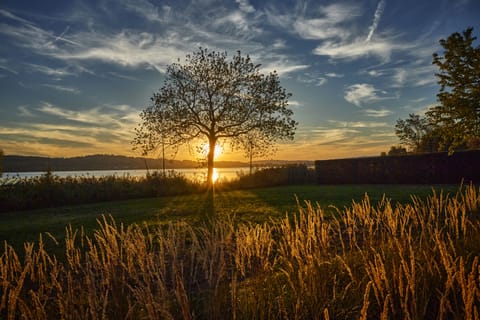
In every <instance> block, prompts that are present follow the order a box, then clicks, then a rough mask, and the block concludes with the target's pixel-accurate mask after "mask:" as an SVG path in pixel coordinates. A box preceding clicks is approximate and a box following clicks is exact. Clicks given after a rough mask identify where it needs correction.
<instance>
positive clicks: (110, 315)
mask: <svg viewBox="0 0 480 320" xmlns="http://www.w3.org/2000/svg"><path fill="white" fill-rule="evenodd" d="M435 190H436V191H432V189H431V187H429V186H360V185H356V186H314V185H310V186H289V187H276V188H266V189H251V190H242V191H223V192H220V191H219V192H217V193H216V195H215V200H216V203H215V209H216V219H215V220H213V221H209V222H205V221H203V217H204V216H203V213H202V208H203V205H204V203H205V199H204V197H203V196H202V195H199V194H197V195H190V196H176V197H170V198H152V199H143V200H129V201H121V202H110V203H102V204H91V205H84V206H77V207H63V208H56V209H43V210H36V211H25V212H10V213H4V214H2V215H1V221H0V225H1V227H0V228H1V229H0V235H1V238H2V239H7V240H8V243H12V244H13V247H10V246H8V245H6V244H5V246H4V249H3V253H2V255H1V258H0V278H1V279H2V280H1V282H0V318H2V319H3V318H5V319H16V318H28V319H49V318H70V319H100V318H102V319H119V318H124V319H142V318H144V319H480V261H479V252H480V221H479V219H478V218H479V213H480V212H479V208H480V192H479V190H478V189H476V188H475V187H474V186H464V187H463V188H462V189H461V190H459V189H458V186H435ZM440 190H443V192H441V191H440ZM366 193H367V194H368V195H366ZM384 193H385V195H386V196H383V194H384ZM410 194H414V195H415V196H413V197H410ZM305 200H310V201H311V202H308V201H305ZM352 200H353V202H352ZM102 213H105V214H111V216H104V217H102V216H101V214H102ZM97 219H99V221H98V224H97V221H96V220H97ZM122 223H124V224H123V225H122ZM68 224H71V225H72V228H67V230H66V232H65V227H66V225H68ZM80 226H84V228H82V229H76V228H80ZM94 229H96V230H94ZM46 231H48V232H49V233H48V234H47V233H45V232H46ZM39 233H42V236H41V237H39V236H38V234H39ZM51 235H52V236H53V238H56V240H54V239H52V236H51ZM25 240H29V241H30V240H37V242H36V243H35V244H26V245H25V246H24V250H23V249H22V250H20V248H21V247H22V246H21V245H20V243H22V242H23V241H25ZM56 241H58V243H57V242H56ZM52 252H59V254H58V255H54V254H53V253H52Z"/></svg>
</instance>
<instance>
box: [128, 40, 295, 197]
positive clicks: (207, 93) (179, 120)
mask: <svg viewBox="0 0 480 320" xmlns="http://www.w3.org/2000/svg"><path fill="white" fill-rule="evenodd" d="M290 96H291V94H290V93H287V92H286V90H285V89H284V88H283V87H282V86H281V85H280V81H279V77H278V75H277V73H276V72H272V73H269V74H263V73H261V72H260V65H257V64H254V63H253V62H252V61H251V59H250V57H249V56H248V55H246V56H242V55H241V53H240V51H238V52H237V53H236V54H235V55H234V56H233V57H232V59H231V60H228V59H227V53H226V52H215V51H208V50H207V49H202V48H200V49H199V50H198V51H196V52H194V53H193V54H191V55H187V56H186V59H185V62H184V63H183V64H182V63H180V60H178V62H177V63H173V64H171V65H170V66H168V67H167V70H166V79H165V82H164V85H163V86H162V87H161V88H160V90H159V91H158V92H157V93H155V94H154V95H153V97H152V98H151V101H152V104H151V105H150V106H149V107H147V108H146V109H145V110H144V111H143V112H142V113H141V114H140V117H141V118H142V123H141V124H140V126H139V128H138V129H137V138H136V143H137V144H141V145H143V148H144V150H151V149H152V148H153V147H154V146H155V145H157V144H158V141H160V140H162V139H163V140H162V141H163V143H166V144H167V145H178V144H185V143H191V142H194V141H196V140H199V139H204V140H206V142H207V143H208V146H209V148H208V150H209V151H208V155H207V166H208V173H207V183H208V185H209V186H210V187H212V185H213V181H212V175H213V168H214V152H215V145H216V144H217V143H219V142H220V140H229V139H230V140H233V142H237V143H233V145H234V146H242V145H243V144H242V143H240V142H241V141H245V137H246V136H247V135H248V134H249V133H251V132H259V133H261V135H262V136H267V137H269V138H270V141H277V140H285V139H293V136H294V133H295V129H296V125H297V122H296V121H294V120H293V119H292V116H293V112H292V110H291V109H289V108H288V98H289V97H290Z"/></svg>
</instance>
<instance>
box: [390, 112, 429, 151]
mask: <svg viewBox="0 0 480 320" xmlns="http://www.w3.org/2000/svg"><path fill="white" fill-rule="evenodd" d="M429 131H430V129H429V124H428V120H427V119H426V118H423V117H420V116H419V115H418V114H413V113H410V114H409V115H408V118H407V119H406V120H402V119H398V120H397V124H396V125H395V134H396V135H397V136H398V138H399V139H400V141H401V143H402V144H403V145H406V146H407V147H409V148H410V150H411V151H413V152H421V151H422V150H421V146H422V141H423V138H424V137H425V136H426V135H427V134H428V133H429Z"/></svg>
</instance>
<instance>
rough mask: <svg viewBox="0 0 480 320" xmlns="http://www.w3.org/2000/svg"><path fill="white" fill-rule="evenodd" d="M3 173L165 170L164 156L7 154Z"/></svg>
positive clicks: (177, 165)
mask: <svg viewBox="0 0 480 320" xmlns="http://www.w3.org/2000/svg"><path fill="white" fill-rule="evenodd" d="M294 163H303V164H306V165H313V161H283V160H270V161H265V160H262V161H254V162H253V166H254V167H264V166H276V165H286V164H294ZM2 166H3V172H4V173H7V172H10V173H12V172H14V173H16V172H46V171H49V170H50V171H54V172H58V171H96V170H112V171H113V170H162V169H163V161H162V159H153V158H142V157H128V156H117V155H90V156H83V157H71V158H50V157H36V156H18V155H5V156H4V157H3V159H2ZM202 167H204V166H202V163H201V162H198V161H192V160H175V159H173V160H171V159H165V169H167V170H170V169H198V168H202ZM215 167H216V168H238V167H249V163H248V162H242V161H216V162H215Z"/></svg>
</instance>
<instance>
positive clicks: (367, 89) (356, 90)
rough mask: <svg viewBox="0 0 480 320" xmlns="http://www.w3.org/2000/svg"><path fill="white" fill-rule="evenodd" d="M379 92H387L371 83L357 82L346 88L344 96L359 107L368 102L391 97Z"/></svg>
mask: <svg viewBox="0 0 480 320" xmlns="http://www.w3.org/2000/svg"><path fill="white" fill-rule="evenodd" d="M379 93H380V94H385V92H382V91H380V90H378V89H376V88H375V87H374V86H373V85H371V84H368V83H357V84H353V85H351V86H348V87H347V89H346V90H345V96H344V98H345V100H347V101H348V102H350V103H352V104H354V105H356V106H357V107H361V106H362V105H364V104H366V103H372V102H376V101H380V100H384V99H390V97H386V96H383V97H382V96H379Z"/></svg>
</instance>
